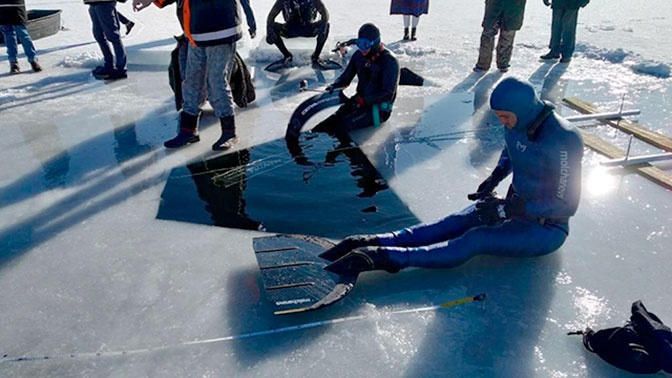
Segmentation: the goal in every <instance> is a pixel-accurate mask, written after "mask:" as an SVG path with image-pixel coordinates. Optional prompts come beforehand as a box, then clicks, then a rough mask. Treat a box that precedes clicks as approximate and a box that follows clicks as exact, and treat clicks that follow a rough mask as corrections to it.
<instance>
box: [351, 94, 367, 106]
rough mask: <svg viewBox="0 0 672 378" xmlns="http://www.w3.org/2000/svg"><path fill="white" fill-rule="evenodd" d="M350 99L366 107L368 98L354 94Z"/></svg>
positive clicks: (357, 104)
mask: <svg viewBox="0 0 672 378" xmlns="http://www.w3.org/2000/svg"><path fill="white" fill-rule="evenodd" d="M350 100H351V101H352V103H353V104H355V106H356V107H358V108H361V107H364V106H365V105H366V100H364V97H362V96H360V95H354V96H353V97H352V98H351V99H350Z"/></svg>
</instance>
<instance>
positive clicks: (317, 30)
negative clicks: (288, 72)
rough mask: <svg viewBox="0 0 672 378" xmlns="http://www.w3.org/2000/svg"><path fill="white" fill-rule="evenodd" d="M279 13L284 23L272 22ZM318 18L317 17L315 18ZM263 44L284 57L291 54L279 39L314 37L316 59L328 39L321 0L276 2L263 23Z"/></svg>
mask: <svg viewBox="0 0 672 378" xmlns="http://www.w3.org/2000/svg"><path fill="white" fill-rule="evenodd" d="M281 12H282V16H283V18H284V19H285V23H284V24H283V23H279V22H275V18H276V17H277V16H278V15H279V14H280V13H281ZM318 15H319V18H318ZM266 25H267V35H266V42H268V43H269V44H271V45H272V44H275V45H276V46H278V49H280V51H281V52H282V54H283V55H284V56H285V57H286V58H287V57H291V56H292V54H291V53H290V52H289V50H287V47H286V46H285V43H284V42H283V41H282V38H281V37H284V38H296V37H317V45H316V46H315V52H314V53H313V56H312V58H313V60H316V59H318V58H319V56H320V53H321V52H322V48H324V44H325V43H326V42H327V37H328V36H329V12H327V8H326V7H325V6H324V3H322V1H321V0H276V2H275V4H273V7H272V8H271V10H270V12H269V13H268V19H267V20H266Z"/></svg>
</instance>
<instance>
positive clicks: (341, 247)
mask: <svg viewBox="0 0 672 378" xmlns="http://www.w3.org/2000/svg"><path fill="white" fill-rule="evenodd" d="M376 245H380V242H379V241H378V236H377V235H353V236H348V237H347V238H345V239H343V240H341V242H340V243H338V244H336V245H335V246H333V247H331V248H329V249H327V250H326V251H324V252H322V253H320V254H319V257H321V258H323V259H325V260H329V261H336V260H338V259H340V258H341V257H343V256H345V255H346V254H348V252H352V250H354V249H356V248H360V247H367V246H376Z"/></svg>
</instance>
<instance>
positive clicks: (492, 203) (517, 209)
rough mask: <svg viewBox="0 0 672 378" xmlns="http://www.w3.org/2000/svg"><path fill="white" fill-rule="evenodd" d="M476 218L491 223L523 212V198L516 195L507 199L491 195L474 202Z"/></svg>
mask: <svg viewBox="0 0 672 378" xmlns="http://www.w3.org/2000/svg"><path fill="white" fill-rule="evenodd" d="M476 213H477V214H478V219H479V220H480V221H481V222H483V223H484V224H487V225H493V224H495V223H497V222H500V221H502V220H505V219H511V217H515V216H520V215H523V214H525V200H523V199H522V198H520V197H519V196H518V195H515V194H514V195H513V196H512V197H511V198H509V199H505V200H504V199H501V198H496V197H491V198H488V199H485V200H483V201H480V202H477V203H476Z"/></svg>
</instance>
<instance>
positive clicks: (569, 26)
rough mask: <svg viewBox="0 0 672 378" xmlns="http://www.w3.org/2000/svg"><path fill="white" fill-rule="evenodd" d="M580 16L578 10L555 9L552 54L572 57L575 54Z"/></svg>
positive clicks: (552, 28)
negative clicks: (577, 23)
mask: <svg viewBox="0 0 672 378" xmlns="http://www.w3.org/2000/svg"><path fill="white" fill-rule="evenodd" d="M578 16H579V11H578V9H553V21H552V22H551V42H550V43H549V46H548V47H549V48H550V49H551V53H556V54H562V56H563V57H567V58H569V57H571V56H572V54H574V45H575V43H576V22H577V19H578Z"/></svg>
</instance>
